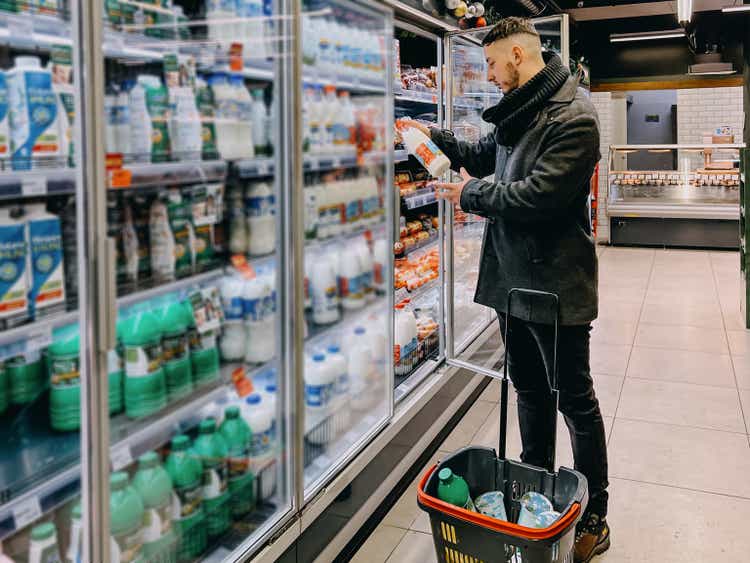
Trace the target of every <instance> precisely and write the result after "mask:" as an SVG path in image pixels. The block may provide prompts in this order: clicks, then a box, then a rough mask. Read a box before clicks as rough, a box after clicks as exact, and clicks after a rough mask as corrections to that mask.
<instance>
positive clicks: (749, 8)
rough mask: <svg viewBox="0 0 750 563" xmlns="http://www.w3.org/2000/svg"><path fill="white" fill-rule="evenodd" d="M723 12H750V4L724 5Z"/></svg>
mask: <svg viewBox="0 0 750 563" xmlns="http://www.w3.org/2000/svg"><path fill="white" fill-rule="evenodd" d="M721 11H722V12H750V4H738V5H737V6H724V7H723V8H722V9H721Z"/></svg>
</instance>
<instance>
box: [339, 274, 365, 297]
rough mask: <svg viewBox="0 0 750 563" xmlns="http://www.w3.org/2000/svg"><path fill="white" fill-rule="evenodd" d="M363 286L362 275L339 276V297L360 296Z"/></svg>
mask: <svg viewBox="0 0 750 563" xmlns="http://www.w3.org/2000/svg"><path fill="white" fill-rule="evenodd" d="M362 292H363V286H362V276H361V275H359V276H352V277H346V276H341V277H339V295H340V296H341V297H349V298H352V299H358V298H361V297H362Z"/></svg>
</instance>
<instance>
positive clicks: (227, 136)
mask: <svg viewBox="0 0 750 563" xmlns="http://www.w3.org/2000/svg"><path fill="white" fill-rule="evenodd" d="M208 85H209V88H210V92H211V95H212V97H213V102H214V106H215V111H214V118H213V125H214V131H215V134H216V148H217V150H218V153H219V156H220V158H223V159H226V160H231V159H236V158H239V156H238V151H237V147H236V146H235V142H236V141H235V139H234V121H235V120H236V119H238V114H237V106H236V104H235V103H234V100H233V99H232V89H231V88H230V86H229V78H228V76H227V74H226V73H225V72H215V73H214V74H211V75H209V76H208ZM204 114H205V112H204Z"/></svg>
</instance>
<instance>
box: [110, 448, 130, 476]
mask: <svg viewBox="0 0 750 563" xmlns="http://www.w3.org/2000/svg"><path fill="white" fill-rule="evenodd" d="M109 459H110V462H111V463H112V470H113V471H120V469H124V468H125V467H127V466H128V465H130V464H131V463H133V452H131V451H130V446H128V445H127V444H123V445H122V446H118V447H116V448H115V449H113V450H112V453H111V454H110V457H109Z"/></svg>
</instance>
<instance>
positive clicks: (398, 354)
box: [393, 338, 417, 364]
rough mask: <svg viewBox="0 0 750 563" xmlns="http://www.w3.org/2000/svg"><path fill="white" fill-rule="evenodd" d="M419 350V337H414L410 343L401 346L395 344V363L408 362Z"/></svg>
mask: <svg viewBox="0 0 750 563" xmlns="http://www.w3.org/2000/svg"><path fill="white" fill-rule="evenodd" d="M416 351H417V339H416V338H412V339H411V340H410V341H409V343H408V344H406V345H404V346H401V345H400V344H396V345H394V346H393V361H394V363H397V364H398V363H400V362H408V361H409V360H411V358H412V356H413V355H414V353H415V352H416Z"/></svg>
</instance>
